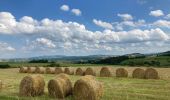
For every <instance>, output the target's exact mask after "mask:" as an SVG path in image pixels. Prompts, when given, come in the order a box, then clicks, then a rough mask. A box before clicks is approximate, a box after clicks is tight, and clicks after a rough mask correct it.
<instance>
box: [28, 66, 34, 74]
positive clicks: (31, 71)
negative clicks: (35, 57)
mask: <svg viewBox="0 0 170 100" xmlns="http://www.w3.org/2000/svg"><path fill="white" fill-rule="evenodd" d="M27 73H35V67H27Z"/></svg>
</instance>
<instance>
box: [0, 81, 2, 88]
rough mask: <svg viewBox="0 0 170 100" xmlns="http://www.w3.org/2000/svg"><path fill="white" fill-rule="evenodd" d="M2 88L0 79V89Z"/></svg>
mask: <svg viewBox="0 0 170 100" xmlns="http://www.w3.org/2000/svg"><path fill="white" fill-rule="evenodd" d="M1 89H2V81H1V80H0V90H1Z"/></svg>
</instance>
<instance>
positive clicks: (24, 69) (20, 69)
mask: <svg viewBox="0 0 170 100" xmlns="http://www.w3.org/2000/svg"><path fill="white" fill-rule="evenodd" d="M19 72H20V73H27V67H20V68H19Z"/></svg>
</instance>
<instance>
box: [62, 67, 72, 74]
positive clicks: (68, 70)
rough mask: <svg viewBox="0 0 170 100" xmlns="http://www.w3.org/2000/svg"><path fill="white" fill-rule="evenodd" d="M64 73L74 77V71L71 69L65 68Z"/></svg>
mask: <svg viewBox="0 0 170 100" xmlns="http://www.w3.org/2000/svg"><path fill="white" fill-rule="evenodd" d="M64 73H65V74H68V75H74V70H73V69H71V68H65V69H64Z"/></svg>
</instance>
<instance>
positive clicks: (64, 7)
mask: <svg viewBox="0 0 170 100" xmlns="http://www.w3.org/2000/svg"><path fill="white" fill-rule="evenodd" d="M60 9H61V10H63V11H69V10H70V8H69V6H68V5H62V6H61V7H60Z"/></svg>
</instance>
